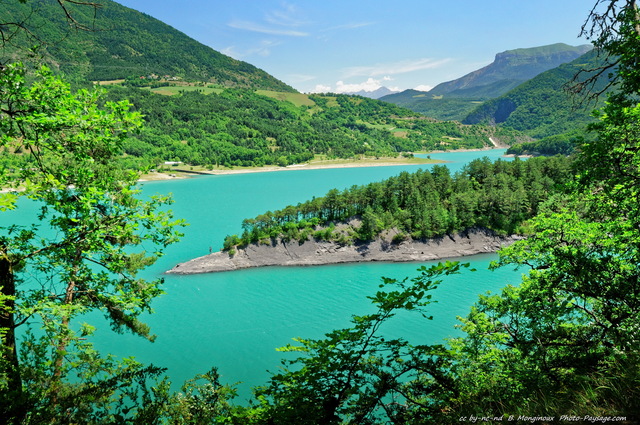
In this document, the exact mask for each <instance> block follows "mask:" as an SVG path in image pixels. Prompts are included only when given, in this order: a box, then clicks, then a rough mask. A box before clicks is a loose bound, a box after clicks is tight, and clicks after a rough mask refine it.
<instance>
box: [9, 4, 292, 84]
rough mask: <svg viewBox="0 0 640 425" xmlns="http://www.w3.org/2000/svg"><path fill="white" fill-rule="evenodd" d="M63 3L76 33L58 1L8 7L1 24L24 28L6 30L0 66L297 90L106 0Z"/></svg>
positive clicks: (78, 76) (83, 77)
mask: <svg viewBox="0 0 640 425" xmlns="http://www.w3.org/2000/svg"><path fill="white" fill-rule="evenodd" d="M65 5H66V6H65V7H66V8H67V9H68V12H69V13H70V14H72V16H73V19H74V20H75V21H77V22H78V24H79V25H81V26H82V27H81V28H79V29H76V30H72V31H70V28H69V24H70V22H69V20H68V18H67V16H66V14H65V13H64V11H63V10H62V9H61V8H60V7H59V5H58V2H57V1H56V0H36V1H27V2H19V1H5V2H3V3H2V22H12V23H18V24H20V25H21V27H22V28H23V29H24V30H23V31H15V30H16V27H15V26H12V25H7V26H6V28H5V31H3V39H4V44H5V46H4V47H5V48H4V49H2V51H0V62H6V61H7V60H11V59H12V58H18V57H19V58H20V59H22V60H27V61H29V62H34V63H40V62H42V61H44V63H47V64H48V65H49V66H50V67H52V68H54V69H56V70H59V71H60V72H62V73H63V74H64V75H66V77H67V78H68V79H71V80H73V81H75V82H77V83H82V82H86V81H87V80H88V81H99V80H115V79H124V78H127V77H136V78H139V77H149V76H152V77H153V76H157V77H164V76H167V77H169V78H178V79H186V80H194V81H206V82H209V83H215V84H219V85H222V86H229V87H248V88H253V89H270V90H278V91H292V92H293V91H295V90H294V89H293V88H291V87H289V86H288V85H286V84H284V83H283V82H281V81H279V80H277V79H276V78H274V77H272V76H271V75H269V74H267V73H266V72H264V71H263V70H261V69H258V68H256V67H255V66H253V65H251V64H249V63H246V62H242V61H238V60H235V59H232V58H230V57H228V56H226V55H223V54H221V53H219V52H217V51H215V50H213V49H212V48H210V47H207V46H205V45H203V44H201V43H199V42H197V41H195V40H193V39H191V38H189V37H188V36H186V35H185V34H184V33H182V32H180V31H177V30H176V29H174V28H172V27H170V26H169V25H167V24H165V23H163V22H161V21H158V20H157V19H154V18H152V17H151V16H149V15H146V14H144V13H140V12H137V11H135V10H133V9H129V8H127V7H124V6H122V5H120V4H118V3H116V2H114V1H111V0H101V1H100V2H99V3H97V5H98V7H96V8H94V7H87V6H85V5H81V4H75V2H66V3H65ZM14 32H15V36H12V34H14ZM10 35H11V37H9V36H10ZM34 45H36V46H39V47H38V48H37V49H36V54H35V55H32V56H31V57H29V56H25V54H24V53H25V52H26V51H28V50H29V49H31V48H32V46H34Z"/></svg>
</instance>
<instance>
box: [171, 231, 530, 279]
mask: <svg viewBox="0 0 640 425" xmlns="http://www.w3.org/2000/svg"><path fill="white" fill-rule="evenodd" d="M518 239H521V238H520V237H519V236H500V235H497V234H496V233H494V232H492V231H490V230H487V229H470V230H467V231H464V232H460V233H456V234H452V235H445V236H442V237H438V238H433V239H429V240H426V241H416V240H406V241H403V242H401V243H392V242H391V241H389V240H385V239H382V238H378V239H376V240H374V241H372V242H369V243H363V244H354V245H345V246H341V245H338V244H336V243H333V242H324V241H306V242H303V243H299V242H297V241H292V242H283V241H277V242H273V243H272V244H269V245H264V244H252V245H249V246H247V247H246V248H242V249H238V251H237V252H236V253H235V254H234V255H233V256H230V255H229V254H228V253H227V252H222V251H221V252H215V253H213V254H209V255H205V256H203V257H199V258H195V259H193V260H191V261H187V262H185V263H181V264H178V265H176V266H175V267H174V268H173V269H171V270H169V271H168V272H167V273H171V274H183V275H186V274H197V273H213V272H224V271H232V270H240V269H246V268H252V267H266V266H315V265H326V264H341V263H361V262H370V261H387V262H408V261H432V260H439V259H445V258H455V257H463V256H466V255H474V254H481V253H490V252H496V251H497V250H499V249H500V248H501V247H503V246H507V245H509V244H511V243H513V242H515V241H516V240H518Z"/></svg>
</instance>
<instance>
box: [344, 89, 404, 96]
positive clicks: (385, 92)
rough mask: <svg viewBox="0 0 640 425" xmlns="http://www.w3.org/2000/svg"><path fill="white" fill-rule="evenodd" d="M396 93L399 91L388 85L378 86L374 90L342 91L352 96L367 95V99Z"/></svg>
mask: <svg viewBox="0 0 640 425" xmlns="http://www.w3.org/2000/svg"><path fill="white" fill-rule="evenodd" d="M396 93H400V92H399V91H395V90H391V89H390V88H388V87H384V86H383V87H380V88H378V89H376V90H372V91H366V90H360V91H357V92H347V93H343V94H350V95H354V96H362V97H368V98H369V99H380V98H381V97H383V96H389V95H393V94H396Z"/></svg>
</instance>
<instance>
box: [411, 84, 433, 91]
mask: <svg viewBox="0 0 640 425" xmlns="http://www.w3.org/2000/svg"><path fill="white" fill-rule="evenodd" d="M432 88H433V86H430V85H428V84H420V85H419V86H416V87H414V88H413V89H414V90H418V91H429V90H431V89H432Z"/></svg>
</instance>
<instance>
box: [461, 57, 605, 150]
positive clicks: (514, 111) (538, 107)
mask: <svg viewBox="0 0 640 425" xmlns="http://www.w3.org/2000/svg"><path fill="white" fill-rule="evenodd" d="M600 65H602V58H601V57H600V56H598V54H597V52H596V51H593V50H592V51H590V52H588V53H586V54H585V55H583V56H580V57H579V58H577V59H575V60H573V61H571V62H569V63H566V64H562V65H560V66H558V67H556V68H554V69H551V70H549V71H546V72H543V73H542V74H539V75H537V76H536V77H534V78H532V79H530V80H529V81H526V82H525V83H523V84H521V85H519V86H518V87H517V88H515V89H513V90H511V91H509V92H508V93H506V94H504V95H502V96H500V97H498V98H495V99H491V100H489V101H487V102H484V103H483V104H482V105H480V106H478V107H477V108H476V109H475V110H474V111H473V112H472V113H470V114H469V115H468V116H467V117H466V118H465V119H464V120H463V123H465V124H477V123H483V124H492V125H496V124H499V125H501V126H504V127H509V128H512V129H516V130H519V131H523V132H525V133H527V134H529V135H530V136H532V137H536V138H540V137H547V136H551V135H556V134H560V133H565V132H568V131H573V130H576V129H581V128H583V127H584V126H585V124H586V123H588V122H591V121H593V119H594V118H593V117H592V116H591V111H592V109H593V108H594V107H595V105H594V104H593V103H589V104H585V105H583V104H581V103H580V100H581V99H580V98H579V97H575V96H574V95H571V94H570V93H569V92H567V91H566V90H565V88H566V87H567V85H568V84H570V83H571V81H572V80H573V78H574V77H575V76H576V74H577V73H578V71H580V70H582V69H597V68H598V66H600ZM586 75H587V74H585V75H584V76H586ZM584 76H583V78H584ZM607 83H608V79H607V78H606V77H604V78H602V79H601V80H600V81H599V82H598V84H597V85H596V88H595V90H596V91H600V90H602V89H604V87H605V86H606V84H607ZM602 101H603V100H602V99H601V100H600V102H602Z"/></svg>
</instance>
